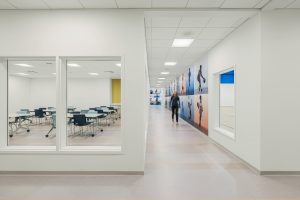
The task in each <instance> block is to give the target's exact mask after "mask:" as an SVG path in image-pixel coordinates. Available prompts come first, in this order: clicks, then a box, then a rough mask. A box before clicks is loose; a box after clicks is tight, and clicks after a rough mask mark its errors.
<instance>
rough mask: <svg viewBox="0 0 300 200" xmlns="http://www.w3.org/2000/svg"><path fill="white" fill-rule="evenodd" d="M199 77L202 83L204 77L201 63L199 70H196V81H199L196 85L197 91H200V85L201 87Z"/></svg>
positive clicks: (204, 80)
mask: <svg viewBox="0 0 300 200" xmlns="http://www.w3.org/2000/svg"><path fill="white" fill-rule="evenodd" d="M201 78H202V80H203V83H205V82H206V79H205V78H204V76H203V74H202V65H200V68H199V71H198V75H197V81H198V83H199V87H198V91H199V93H202V87H201V82H202V81H201Z"/></svg>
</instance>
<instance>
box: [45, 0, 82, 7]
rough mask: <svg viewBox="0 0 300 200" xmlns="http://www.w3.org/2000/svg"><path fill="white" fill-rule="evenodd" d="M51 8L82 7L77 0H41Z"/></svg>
mask: <svg viewBox="0 0 300 200" xmlns="http://www.w3.org/2000/svg"><path fill="white" fill-rule="evenodd" d="M43 1H45V2H46V3H47V5H48V6H49V7H50V8H52V9H56V8H58V9H61V8H83V6H82V4H81V3H80V1H79V0H43Z"/></svg>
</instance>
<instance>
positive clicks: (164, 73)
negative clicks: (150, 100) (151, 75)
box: [160, 72, 170, 75]
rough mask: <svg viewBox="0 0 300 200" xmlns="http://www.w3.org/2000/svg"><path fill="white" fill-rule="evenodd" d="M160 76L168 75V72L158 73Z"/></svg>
mask: <svg viewBox="0 0 300 200" xmlns="http://www.w3.org/2000/svg"><path fill="white" fill-rule="evenodd" d="M160 74H162V75H168V74H170V72H160Z"/></svg>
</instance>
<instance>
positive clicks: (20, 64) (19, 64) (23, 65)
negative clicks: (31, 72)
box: [15, 63, 33, 67]
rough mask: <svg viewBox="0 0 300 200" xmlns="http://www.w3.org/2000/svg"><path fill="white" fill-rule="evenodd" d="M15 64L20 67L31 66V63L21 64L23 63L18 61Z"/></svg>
mask: <svg viewBox="0 0 300 200" xmlns="http://www.w3.org/2000/svg"><path fill="white" fill-rule="evenodd" d="M15 65H17V66H20V67H33V66H32V65H28V64H23V63H18V64H15Z"/></svg>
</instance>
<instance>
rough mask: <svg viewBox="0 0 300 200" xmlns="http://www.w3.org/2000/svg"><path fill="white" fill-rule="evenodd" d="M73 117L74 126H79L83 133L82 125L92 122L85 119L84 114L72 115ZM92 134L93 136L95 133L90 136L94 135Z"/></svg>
mask: <svg viewBox="0 0 300 200" xmlns="http://www.w3.org/2000/svg"><path fill="white" fill-rule="evenodd" d="M73 118H74V126H78V127H80V128H81V133H83V127H84V126H89V125H91V124H92V123H91V122H88V121H87V119H86V116H85V115H83V114H80V115H73ZM94 136H95V133H93V134H92V137H94Z"/></svg>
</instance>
